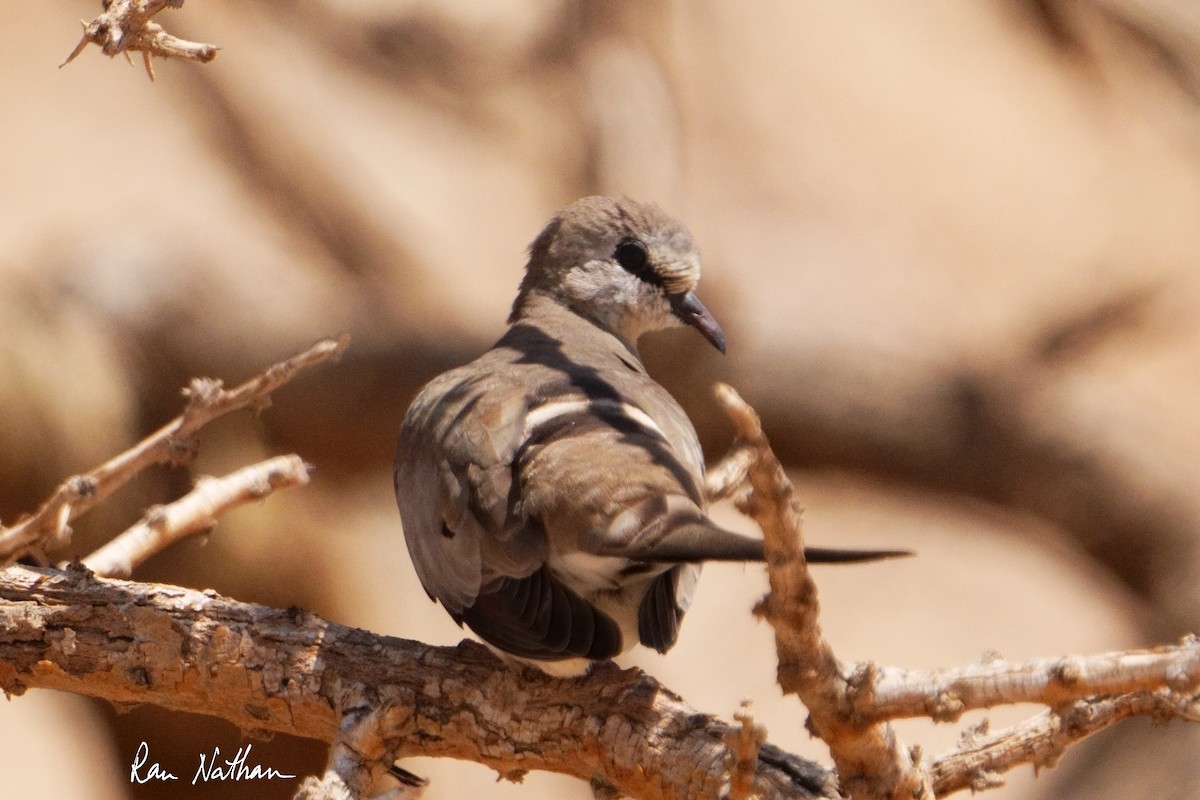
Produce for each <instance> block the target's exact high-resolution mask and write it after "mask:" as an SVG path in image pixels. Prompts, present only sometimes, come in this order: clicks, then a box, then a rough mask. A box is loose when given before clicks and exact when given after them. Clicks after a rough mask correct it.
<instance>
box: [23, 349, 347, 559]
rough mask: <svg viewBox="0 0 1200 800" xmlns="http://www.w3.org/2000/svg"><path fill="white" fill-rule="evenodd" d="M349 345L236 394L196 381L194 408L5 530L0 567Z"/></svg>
mask: <svg viewBox="0 0 1200 800" xmlns="http://www.w3.org/2000/svg"><path fill="white" fill-rule="evenodd" d="M349 343H350V339H349V337H347V336H342V337H340V338H338V339H322V340H321V341H319V342H317V343H316V344H315V345H313V346H312V347H310V348H309V349H308V350H305V351H304V352H303V353H299V354H298V355H295V356H292V357H291V358H289V359H287V360H285V361H280V362H279V363H277V364H273V365H272V366H270V367H268V368H267V369H266V370H264V371H263V372H261V373H259V374H258V375H256V376H254V377H253V378H251V379H250V380H248V381H246V382H245V383H243V384H242V385H240V386H238V387H236V388H234V389H230V390H226V389H223V388H221V387H222V384H221V381H217V380H211V379H201V378H197V379H195V380H193V381H192V384H191V386H190V387H189V388H187V389H185V390H184V394H185V395H186V396H187V398H188V403H187V406H186V407H185V408H184V410H183V413H182V414H180V415H179V416H178V417H176V418H175V419H173V420H171V421H170V422H169V423H167V424H166V425H164V426H163V427H162V428H160V429H159V430H158V431H156V432H155V433H152V434H151V435H150V436H148V437H146V438H145V439H143V440H142V441H141V442H139V443H138V444H136V445H135V446H133V447H132V448H130V449H129V450H126V451H125V452H124V453H121V454H120V455H118V456H116V457H114V458H112V459H110V460H109V461H107V462H105V463H103V464H101V465H100V466H98V467H96V468H95V469H93V470H91V471H90V472H87V473H85V474H83V475H76V476H74V477H72V478H68V479H67V480H66V481H65V482H64V483H63V484H62V485H61V486H59V487H58V488H57V489H56V490H55V491H54V493H53V494H52V495H51V496H50V498H49V499H48V500H46V502H44V503H43V504H42V505H41V507H40V508H39V509H38V510H37V511H35V512H34V513H33V514H32V515H30V516H29V517H26V518H25V519H23V520H21V521H20V522H18V523H17V524H15V525H13V526H12V527H10V528H4V527H0V565H3V564H9V563H12V562H13V561H15V560H16V559H17V558H20V557H21V556H22V555H24V554H26V553H28V552H30V551H37V550H41V549H43V548H44V547H46V546H47V545H48V543H50V542H51V541H52V540H55V539H56V538H59V537H62V536H64V535H65V534H66V532H67V531H68V527H67V526H68V525H69V523H70V522H71V520H74V519H77V518H78V517H80V516H82V515H83V514H85V513H87V512H88V511H90V510H91V509H92V508H93V507H95V506H96V505H97V504H98V503H100V502H101V501H102V500H104V499H105V498H106V497H108V496H109V495H110V494H112V493H113V492H114V491H116V490H117V489H118V488H120V487H121V486H124V485H125V484H126V483H127V482H129V480H130V479H131V478H133V477H134V476H135V475H137V474H138V473H139V472H141V471H142V470H143V469H145V468H146V467H149V466H151V465H153V464H164V463H180V462H182V461H186V460H187V459H188V458H190V457H191V455H192V451H193V448H194V443H193V441H192V438H191V437H192V436H194V435H195V433H196V432H197V431H199V430H200V429H201V428H203V427H204V426H205V425H207V424H208V423H209V422H212V421H213V420H214V419H216V418H217V417H220V416H222V415H224V414H228V413H229V412H231V411H236V410H238V409H241V408H246V407H253V408H256V409H262V408H266V407H267V406H268V405H270V393H271V392H272V391H274V390H275V389H278V388H279V387H280V386H282V385H283V384H285V383H287V382H288V381H290V380H291V379H292V378H294V377H295V375H296V373H297V371H299V370H300V369H303V368H304V367H307V366H311V365H313V364H319V363H321V362H322V361H326V360H328V359H330V358H332V357H334V356H336V355H337V354H339V353H341V352H342V350H344V349H345V348H346V346H347V345H348V344H349Z"/></svg>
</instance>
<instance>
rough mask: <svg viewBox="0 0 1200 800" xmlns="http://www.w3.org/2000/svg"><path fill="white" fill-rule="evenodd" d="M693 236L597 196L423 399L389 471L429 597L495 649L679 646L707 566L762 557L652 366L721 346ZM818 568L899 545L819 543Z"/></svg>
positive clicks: (641, 208)
mask: <svg viewBox="0 0 1200 800" xmlns="http://www.w3.org/2000/svg"><path fill="white" fill-rule="evenodd" d="M699 280H700V258H699V254H698V250H697V247H696V244H695V242H694V240H693V238H692V235H691V234H690V233H689V232H688V230H687V229H686V228H685V227H684V226H683V225H682V224H680V223H679V222H677V221H676V220H675V219H674V218H672V217H671V216H669V215H668V214H667V213H666V212H664V211H663V210H661V209H660V208H659V207H658V206H657V205H655V204H653V203H648V202H642V201H638V200H633V199H630V198H625V197H622V198H610V197H599V196H597V197H585V198H583V199H580V200H577V201H576V202H574V203H572V204H571V205H569V206H567V207H566V208H564V209H562V210H561V211H559V212H558V213H557V214H556V215H555V216H554V217H553V218H552V219H551V220H550V222H549V223H548V224H547V225H546V227H545V228H544V229H543V230H542V231H541V233H540V234H539V235H538V236H537V238H536V239H534V241H533V243H532V244H531V245H530V248H529V258H528V262H527V264H526V267H525V275H524V278H523V279H522V281H521V284H520V287H519V290H518V293H517V297H516V300H515V301H514V303H513V306H512V313H511V314H510V316H509V319H508V329H507V331H506V332H505V333H504V334H503V335H502V336H501V337H500V339H499V341H497V342H496V344H495V346H493V347H492V349H490V350H488V351H487V352H485V353H484V354H483V355H481V356H480V357H478V358H477V359H475V360H474V361H472V362H470V363H468V364H466V365H465V366H461V367H458V368H455V369H451V370H450V371H448V372H446V373H443V374H442V375H440V376H438V377H436V378H434V379H433V380H432V381H430V382H429V383H428V384H426V385H425V387H424V388H423V389H421V390H420V392H419V393H418V394H417V396H416V398H415V399H414V400H413V401H412V404H411V405H410V406H409V408H408V411H407V413H406V414H405V417H404V421H403V423H402V425H401V429H400V433H399V435H398V437H397V449H396V460H395V468H394V472H393V476H394V485H395V491H396V500H397V504H398V506H399V510H400V518H401V525H402V529H403V533H404V537H405V542H406V544H407V547H408V551H409V554H410V556H411V558H412V563H413V566H414V567H415V569H416V573H417V576H418V577H419V579H420V581H421V584H422V585H423V587H424V589H425V591H426V593H427V594H428V595H429V597H430V598H432V599H434V600H435V601H438V602H440V603H441V604H442V605H443V606H444V607H445V610H446V611H448V612H449V614H450V616H451V617H452V618H453V619H454V621H455V622H456V623H458V624H459V626H462V625H464V624H465V625H466V626H467V627H468V628H470V629H471V630H472V631H474V632H475V634H476V635H477V636H478V637H479V638H481V639H482V640H483V641H484V642H485V643H486V644H487V645H489V646H490V647H491V648H492V649H494V650H496V651H498V652H499V653H500V654H501V655H504V656H506V657H508V658H510V659H512V660H516V661H518V662H521V663H531V664H534V665H535V666H539V667H541V668H542V669H543V670H544V671H546V672H551V673H553V674H578V673H579V672H582V671H583V670H585V669H587V668H588V665H590V664H592V663H595V662H601V661H607V660H609V659H612V658H614V657H616V656H618V655H619V654H621V653H623V652H625V651H627V650H629V649H631V648H632V647H634V646H636V645H639V644H640V645H644V646H646V647H649V648H652V649H654V650H657V651H659V652H660V653H663V652H666V651H667V650H668V649H670V648H671V646H672V645H673V644H674V643H675V641H676V639H677V637H678V634H679V626H680V622H681V620H682V618H683V615H684V613H685V612H686V611H687V609H688V606H689V605H690V603H691V600H692V596H693V592H694V590H695V586H696V581H697V579H698V577H699V574H700V565H701V564H702V563H703V562H706V561H762V560H763V558H764V556H763V543H762V540H761V539H757V538H754V537H751V536H745V535H743V534H739V533H736V532H733V531H730V530H727V529H725V528H722V527H721V526H719V525H717V524H716V523H715V522H713V521H712V519H711V518H710V517H709V516H708V513H707V512H706V509H705V496H704V457H703V453H702V452H701V449H700V443H699V440H698V438H697V435H696V431H695V429H694V428H693V426H692V423H691V421H690V420H689V419H688V417H687V414H686V413H685V412H684V411H683V409H682V408H681V407H680V405H679V404H678V403H677V402H676V401H675V400H674V398H672V397H671V395H670V394H668V392H667V391H666V389H664V388H663V387H662V386H660V385H659V384H658V383H657V382H655V381H654V379H653V378H651V377H650V375H649V374H648V373H647V371H646V368H645V366H643V364H642V361H641V358H640V356H639V354H638V349H637V342H638V339H639V338H640V337H641V336H642V335H643V334H646V333H650V332H654V331H659V330H663V329H667V328H673V327H678V326H690V327H692V328H694V329H696V330H697V331H698V332H699V333H700V335H701V336H703V337H704V339H706V340H707V341H708V342H709V344H711V345H712V346H713V347H715V348H716V349H717V350H719V351H721V352H722V353H724V352H725V349H726V342H725V335H724V333H723V331H722V330H721V327H720V326H719V325H718V324H717V321H716V319H715V318H714V317H713V315H712V314H711V313H710V312H709V311H708V309H707V308H706V307H705V306H704V304H703V303H701V302H700V299H699V298H698V296H697V294H696V289H697V284H698V283H699ZM805 554H806V556H807V558H808V560H809V561H810V562H814V563H820V562H852V561H867V560H875V559H879V558H888V557H892V556H896V555H902V554H905V553H904V551H890V550H888V551H884V550H865V551H859V550H839V549H822V548H806V550H805Z"/></svg>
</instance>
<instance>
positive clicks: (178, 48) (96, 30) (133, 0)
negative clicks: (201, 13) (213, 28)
mask: <svg viewBox="0 0 1200 800" xmlns="http://www.w3.org/2000/svg"><path fill="white" fill-rule="evenodd" d="M182 6H183V0H105V4H104V12H103V13H102V14H101V15H100V16H98V17H96V18H95V19H94V20H92V21H91V22H82V21H81V22H82V24H83V38H81V39H80V40H79V44H77V45H75V49H74V50H72V51H71V54H70V55H69V56H67V60H66V61H64V62H63V63H62V64H60V65H59V68H60V69H61V68H62V67H65V66H66V65H67V64H70V63H71V62H72V61H74V60H75V57H76V56H78V55H79V54H80V53H82V52H83V49H84V48H85V47H87V46H88V45H89V44H96V45H99V46H100V50H101V51H103V53H104V54H105V55H106V56H109V57H112V56H115V55H117V54H118V53H124V54H125V57H126V58H129V51H131V50H140V51H141V53H142V60H143V63H144V64H145V65H146V74H147V75H149V76H150V80H154V64H153V63H152V62H151V60H150V58H151V56H158V57H159V58H181V59H185V60H188V61H199V62H201V63H208V62H209V61H212V60H213V59H214V58H216V57H217V50H218V49H219V48H217V47H216V46H214V45H211V44H201V43H200V42H189V41H186V40H184V39H180V38H178V37H176V36H172V35H171V34H169V33H167V32H166V31H165V30H163V27H162V26H161V25H159V24H158V23H157V22H154V21H153V20H152V19H151V17H153V16H154V15H155V14H157V13H158V12H160V11H162V10H163V9H164V8H181V7H182Z"/></svg>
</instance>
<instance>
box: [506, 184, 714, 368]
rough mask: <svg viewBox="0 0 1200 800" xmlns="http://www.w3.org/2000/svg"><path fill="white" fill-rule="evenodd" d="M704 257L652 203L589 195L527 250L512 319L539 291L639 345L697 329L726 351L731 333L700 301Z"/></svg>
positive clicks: (680, 228) (559, 216)
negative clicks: (645, 337) (661, 334)
mask: <svg viewBox="0 0 1200 800" xmlns="http://www.w3.org/2000/svg"><path fill="white" fill-rule="evenodd" d="M699 282H700V255H699V253H698V252H697V251H696V245H695V243H694V242H693V241H692V235H691V234H690V233H688V231H687V229H686V228H684V227H683V226H682V225H680V224H679V223H678V222H676V221H675V220H674V219H672V218H671V217H670V216H668V215H667V214H666V213H665V212H664V211H663V210H662V209H660V208H659V207H658V206H656V205H653V204H651V203H642V202H638V201H636V200H630V199H628V198H620V199H613V198H610V197H585V198H583V199H582V200H577V201H576V202H574V203H572V204H571V205H569V206H567V207H566V208H564V209H563V210H562V211H560V212H559V213H558V214H557V215H556V216H555V217H554V219H552V220H550V223H549V224H548V225H547V226H546V227H545V229H544V230H543V231H542V232H541V233H540V234H539V235H538V237H537V239H535V240H534V242H533V244H532V245H531V246H530V248H529V263H528V265H527V266H526V268H525V279H524V280H523V281H522V282H521V292H520V294H519V295H518V296H517V300H516V303H514V305H513V313H512V319H516V318H517V317H519V316H520V314H521V310H522V308H523V307H524V305H525V303H526V302H527V301H528V299H529V297H530V295H531V294H534V293H540V294H544V295H547V296H549V297H550V298H552V299H553V300H554V301H556V302H558V303H560V304H562V305H564V306H566V307H567V308H570V309H571V310H573V311H574V312H575V313H577V314H579V315H580V316H583V317H586V318H587V319H589V320H591V321H592V322H594V323H596V324H597V325H599V326H600V327H602V328H604V329H605V330H607V331H609V332H611V333H613V334H615V335H616V336H618V337H619V338H621V339H622V340H624V341H626V342H628V343H630V344H633V343H635V342H636V341H637V339H638V337H639V336H641V335H642V334H643V333H648V332H651V331H656V330H662V329H664V328H671V327H675V326H678V325H691V326H692V327H694V328H696V329H697V330H698V331H700V333H701V334H703V335H704V338H705V339H707V340H708V341H709V342H710V343H712V345H713V346H714V347H716V348H717V349H718V350H720V351H721V352H722V353H724V352H725V335H724V334H723V333H722V332H721V328H720V326H719V325H717V321H716V320H715V319H713V317H712V314H710V313H709V312H708V309H706V308H705V307H704V304H703V303H701V302H700V300H699V299H698V298H697V297H696V293H695V292H696V285H697V284H698V283H699Z"/></svg>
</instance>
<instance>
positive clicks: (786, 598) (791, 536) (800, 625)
mask: <svg viewBox="0 0 1200 800" xmlns="http://www.w3.org/2000/svg"><path fill="white" fill-rule="evenodd" d="M717 398H718V400H719V401H720V402H721V404H722V406H724V408H725V412H726V414H728V415H729V418H730V419H731V420H732V421H733V423H734V426H735V428H736V429H737V435H738V443H737V444H736V445H735V449H738V448H739V447H742V446H744V447H749V448H750V449H751V450H752V451H753V453H754V458H753V459H752V460H751V461H750V463H749V465H748V470H747V479H748V480H749V483H750V485H751V487H752V491H751V492H750V494H749V495H748V496H747V497H745V498H744V499H743V502H742V503H740V504H739V510H741V511H743V512H744V513H746V514H748V515H749V516H750V517H752V518H753V519H754V521H755V522H756V523H757V524H758V526H759V527H760V528H761V529H762V531H763V538H764V543H765V550H766V555H767V575H768V578H769V580H770V585H771V593H770V594H769V595H768V596H767V597H766V598H765V599H764V600H763V601H762V603H761V604H760V605H759V608H758V609H756V611H757V613H759V614H761V615H762V616H763V617H765V618H766V619H767V621H768V622H770V623H771V626H772V627H773V628H774V629H775V648H776V653H777V655H778V658H779V666H778V680H779V685H780V687H782V688H783V690H784V691H785V692H790V693H794V694H796V695H797V696H799V698H800V701H801V702H802V703H804V705H805V707H806V708H808V710H809V714H810V717H809V727H810V729H811V730H812V731H813V732H814V733H815V734H816V735H817V736H820V737H821V739H822V740H824V742H825V743H826V744H827V745H829V751H830V753H831V754H832V755H833V760H834V763H835V764H836V765H837V772H838V779H839V782H840V784H841V788H842V790H843V791H845V792H846V793H847V794H849V795H850V796H851V797H855V798H900V797H904V798H913V799H914V800H915V799H916V798H929V799H930V800H931V799H932V797H933V789H932V787H931V786H930V784H929V781H928V779H927V776H926V775H925V774H924V773H923V772H922V770H921V769H920V768H919V767H918V765H916V764H914V763H913V759H912V757H911V755H910V754H909V752H908V751H907V750H906V749H905V748H904V747H903V746H902V745H901V744H900V743H899V742H898V741H897V739H896V737H895V735H894V734H893V732H892V730H891V728H890V727H889V726H887V725H886V724H866V725H861V724H857V723H856V722H855V721H854V720H852V719H851V718H850V717H849V716H848V715H847V714H846V713H845V711H844V709H845V708H846V707H847V699H848V697H849V694H850V686H849V683H848V682H847V679H846V677H845V672H844V670H843V668H842V665H841V663H840V662H839V661H838V660H837V657H836V656H835V655H834V653H833V649H832V648H831V647H830V645H829V643H828V642H827V641H825V638H824V636H822V634H821V627H820V623H819V622H818V619H817V617H818V611H819V604H818V602H817V587H816V584H815V583H813V580H812V577H811V576H810V575H809V573H808V565H807V563H806V562H805V560H804V543H803V541H802V539H801V534H800V511H799V508H798V507H797V504H796V500H795V497H794V496H793V492H792V485H791V482H790V481H788V478H787V475H786V474H785V473H784V471H783V467H782V466H781V465H780V463H779V461H778V459H776V458H775V454H774V453H773V452H771V446H770V444H769V443H768V442H767V439H766V436H764V435H763V432H762V424H761V423H760V421H759V419H758V415H757V414H756V413H755V412H754V409H752V408H750V406H749V405H747V404H746V402H745V401H744V400H742V398H741V397H740V396H739V395H738V394H737V392H735V391H734V390H733V388H732V387H730V386H727V385H725V384H718V386H717ZM739 458H741V457H739Z"/></svg>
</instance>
